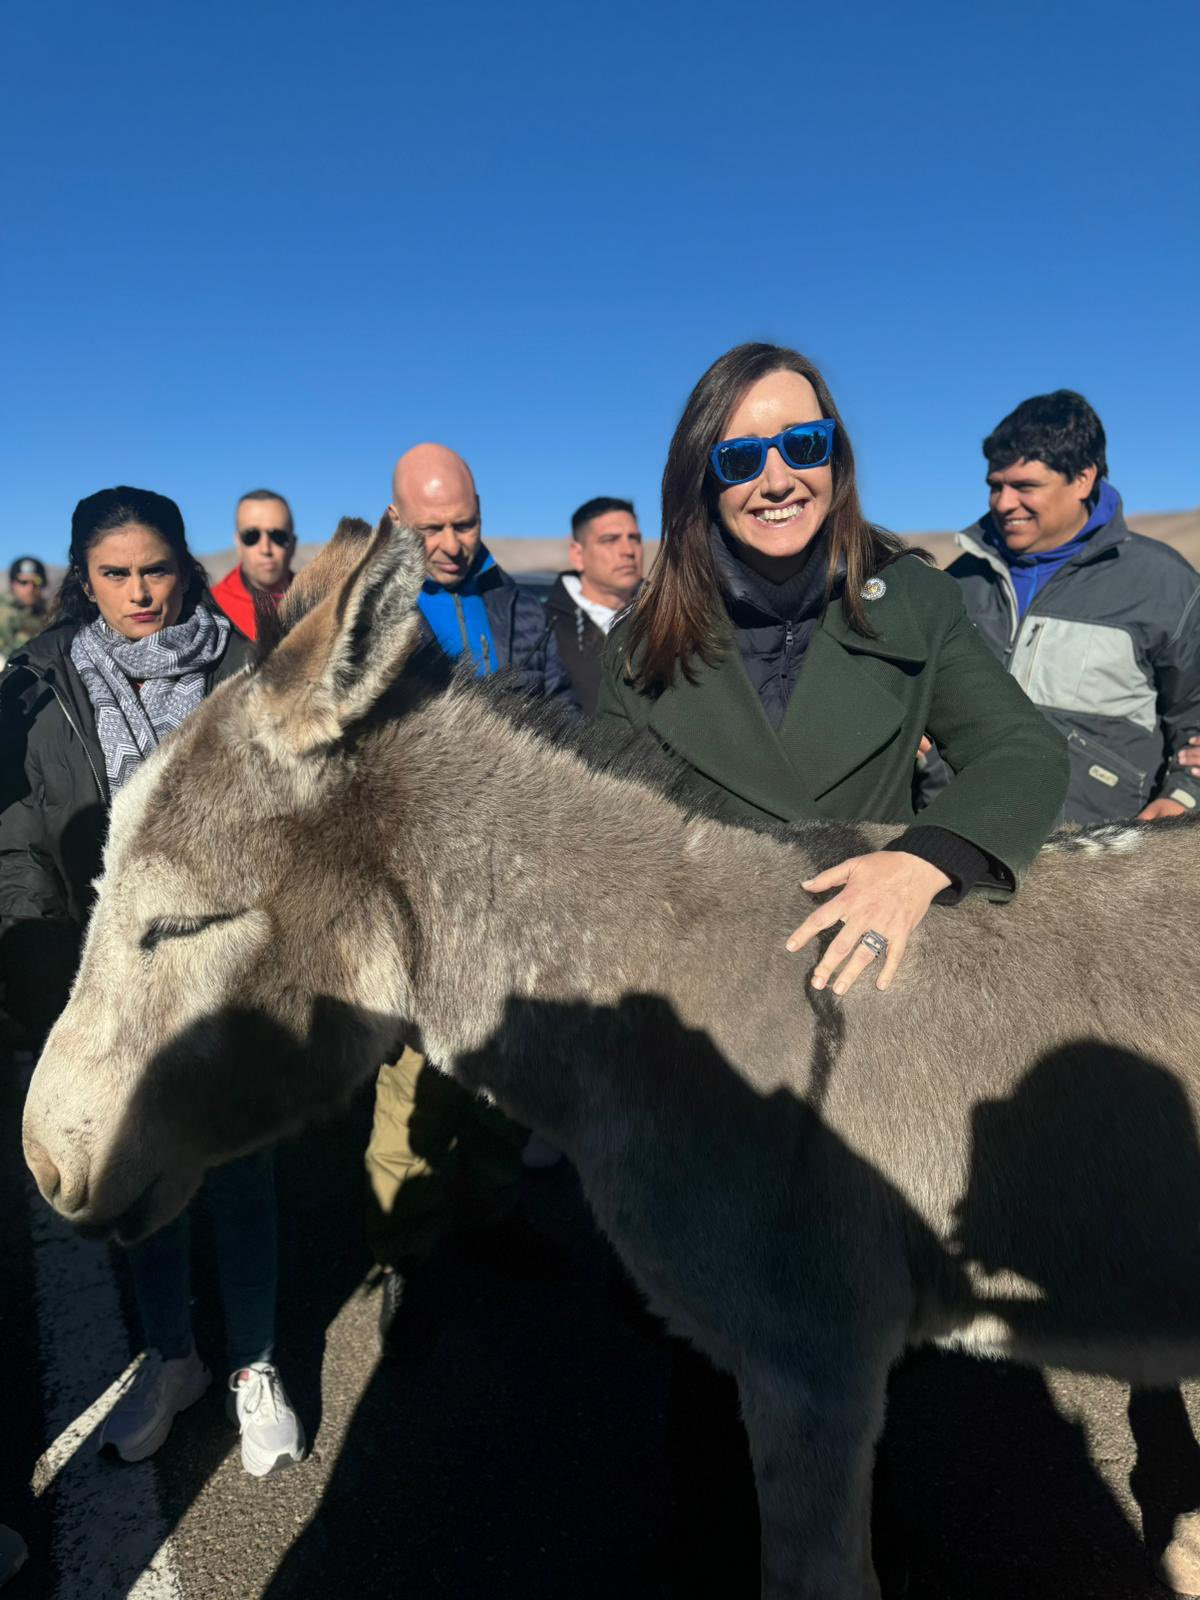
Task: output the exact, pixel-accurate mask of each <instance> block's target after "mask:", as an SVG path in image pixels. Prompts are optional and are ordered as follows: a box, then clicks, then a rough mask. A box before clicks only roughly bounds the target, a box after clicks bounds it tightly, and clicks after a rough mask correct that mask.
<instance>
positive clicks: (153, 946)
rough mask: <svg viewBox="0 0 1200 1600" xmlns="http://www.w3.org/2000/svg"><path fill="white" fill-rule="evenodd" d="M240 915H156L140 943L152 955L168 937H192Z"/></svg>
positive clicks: (225, 913)
mask: <svg viewBox="0 0 1200 1600" xmlns="http://www.w3.org/2000/svg"><path fill="white" fill-rule="evenodd" d="M240 916H241V912H240V911H218V912H217V913H216V914H215V915H213V916H210V917H155V919H154V921H153V922H152V923H150V925H149V927H147V929H146V931H145V933H143V935H142V937H141V939H140V941H139V943H140V945H141V948H142V949H143V950H144V951H145V952H146V954H147V955H152V954H153V953H154V951H155V950H157V948H158V946H159V945H160V944H162V943H163V942H164V941H165V940H167V939H190V938H191V937H192V935H193V934H197V933H203V932H204V930H205V928H211V927H213V926H214V925H215V924H216V923H218V922H231V921H232V920H233V918H234V917H240Z"/></svg>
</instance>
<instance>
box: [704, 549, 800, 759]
mask: <svg viewBox="0 0 1200 1600" xmlns="http://www.w3.org/2000/svg"><path fill="white" fill-rule="evenodd" d="M711 538H712V552H713V561H714V562H715V564H716V568H717V582H718V583H719V584H720V586H721V594H722V596H723V598H724V600H725V609H726V611H727V612H728V613H729V620H730V622H731V623H732V624H733V634H734V638H735V640H736V641H737V647H738V654H739V655H740V656H741V658H742V665H743V666H744V667H745V669H746V675H747V677H748V678H749V679H750V682H751V683H752V684H753V685H754V690H755V693H756V694H757V695H758V698H759V699H760V700H761V702H762V708H763V710H764V711H765V712H766V714H767V721H768V722H769V723H770V724H771V726H772V727H773V728H774V729H775V731H776V732H778V731H779V724H780V723H781V722H782V721H783V714H784V712H785V711H786V710H787V708H788V701H789V700H790V699H791V698H792V690H793V689H794V688H795V686H796V678H797V675H798V674H799V671H800V668H801V666H802V664H803V662H804V655H805V652H806V650H807V649H808V642H809V640H810V639H811V638H812V635H813V629H814V628H815V627H816V625H817V623H818V622H820V620H821V613H822V611H824V609H825V578H826V573H825V567H826V556H825V540H824V539H823V538H820V537H818V538H816V539H814V540H813V542H812V544H811V545H810V546H809V547H808V550H807V552H806V555H807V559H806V560H805V562H804V565H803V566H802V567H801V568H800V570H799V571H798V572H794V573H793V574H792V575H791V577H788V578H784V579H783V580H782V581H781V582H779V583H775V582H774V581H773V580H772V579H770V578H766V577H764V576H763V575H762V573H760V572H756V571H755V569H754V568H753V567H750V566H747V564H746V562H745V561H743V560H742V559H741V556H740V554H739V553H738V545H737V541H736V540H734V539H731V538H730V536H729V535H728V534H727V533H725V532H724V531H723V530H721V529H718V528H713V530H712V534H711Z"/></svg>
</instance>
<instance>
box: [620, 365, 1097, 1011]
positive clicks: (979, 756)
mask: <svg viewBox="0 0 1200 1600" xmlns="http://www.w3.org/2000/svg"><path fill="white" fill-rule="evenodd" d="M662 537H663V543H662V549H661V552H660V555H659V560H658V564H657V566H656V567H655V570H654V572H653V574H652V575H651V577H650V580H649V582H648V583H647V584H646V586H645V588H644V590H643V591H642V594H641V596H640V598H639V600H638V603H637V606H636V609H635V611H634V613H633V615H632V618H631V619H630V620H629V621H628V622H626V623H624V624H621V625H619V626H618V628H617V629H616V630H614V634H613V640H614V647H613V649H612V650H611V651H610V658H609V664H608V670H607V675H606V680H605V683H604V686H603V688H602V691H601V697H600V706H599V713H600V715H601V716H605V717H608V718H610V719H616V720H621V721H626V722H629V723H631V724H632V725H633V726H634V727H639V728H644V729H645V730H646V731H647V733H648V734H650V735H651V736H652V737H653V738H654V739H655V740H656V741H657V743H658V744H659V745H660V746H661V747H662V749H663V750H665V751H667V752H670V753H672V754H674V756H675V757H676V758H677V759H678V760H679V761H680V762H681V763H683V764H685V765H686V766H687V767H688V768H690V769H691V777H692V779H693V780H694V786H695V788H696V789H697V791H702V792H703V793H704V795H705V797H706V799H707V802H708V803H709V804H710V805H713V806H715V807H716V809H717V810H718V811H719V812H720V813H721V814H723V815H725V816H732V817H741V818H743V819H761V820H774V821H776V822H796V821H799V820H801V819H803V818H808V817H820V816H825V817H837V818H842V819H845V820H848V821H876V822H899V823H905V824H912V823H914V821H915V817H914V812H913V804H912V778H913V769H914V764H915V761H916V756H917V750H918V746H919V744H920V742H921V740H922V738H923V737H924V736H925V735H926V734H929V735H931V736H932V737H933V738H935V739H936V741H937V742H938V744H939V746H940V747H942V748H943V750H944V751H945V752H946V755H947V760H948V762H949V764H950V765H951V767H952V768H953V769H954V770H955V772H956V774H957V779H956V782H955V783H954V784H952V785H951V786H950V787H949V788H948V789H946V790H945V791H943V793H942V794H941V795H940V796H939V797H938V799H937V800H936V801H935V802H934V803H933V804H932V805H930V806H929V807H928V808H927V809H926V811H925V812H924V813H923V815H922V818H921V826H919V827H917V826H909V827H908V828H907V830H906V832H905V833H903V834H902V835H900V837H899V838H898V839H896V840H895V841H894V843H893V844H892V845H890V846H889V847H888V849H886V850H880V851H873V852H868V853H864V854H862V855H860V856H857V857H855V858H853V859H852V860H849V861H843V862H841V863H838V864H831V865H830V868H829V870H828V871H825V872H823V873H821V874H820V875H819V876H818V877H816V878H813V879H810V880H809V881H808V882H807V883H805V884H798V885H797V910H798V913H800V912H803V911H804V910H806V909H807V910H808V912H809V914H808V915H807V917H805V918H804V919H803V920H802V921H801V923H800V926H799V927H798V928H797V929H796V931H795V933H793V935H792V936H791V938H790V939H789V940H788V949H789V950H792V951H797V950H800V949H802V948H803V947H804V946H805V945H806V944H808V942H809V941H810V940H812V939H814V938H815V937H817V935H819V934H821V933H823V932H825V931H826V930H828V929H833V928H835V927H837V926H838V925H839V924H840V925H841V926H840V932H838V933H837V934H836V935H835V936H834V937H833V938H832V939H831V940H830V942H829V944H828V947H827V949H826V950H825V953H824V954H823V956H822V958H821V960H820V961H819V962H818V963H817V965H816V969H815V971H814V973H813V984H814V986H815V987H816V988H818V989H821V988H824V987H825V986H826V985H830V984H831V985H832V987H833V990H834V992H835V993H836V994H839V995H840V994H844V993H845V992H846V991H847V990H848V989H849V988H850V987H851V986H852V985H853V984H854V983H855V982H856V981H857V979H858V978H859V977H861V976H862V974H863V973H865V972H866V971H868V970H870V969H873V970H874V974H875V981H876V983H877V986H878V987H879V988H881V989H886V988H887V987H889V985H890V984H891V982H892V980H893V978H894V976H895V972H896V969H897V967H898V966H899V963H900V961H901V960H902V958H903V956H904V950H905V946H906V945H907V942H908V939H909V937H910V936H911V934H912V933H913V931H914V929H915V928H916V927H917V925H918V924H919V923H920V922H921V920H922V918H923V917H924V916H925V914H926V912H927V911H928V910H929V907H930V905H931V904H932V903H933V902H934V900H935V899H936V900H938V901H940V902H942V903H947V904H949V903H954V902H955V901H957V900H959V899H961V897H962V896H963V895H964V894H965V893H967V891H968V890H970V889H973V888H975V887H976V886H977V885H979V886H982V887H985V888H987V889H989V890H990V891H991V892H992V893H993V894H995V895H997V896H1003V895H1006V894H1008V893H1011V892H1012V890H1013V889H1015V887H1016V885H1017V883H1018V881H1019V879H1020V877H1021V875H1022V874H1023V872H1024V870H1025V868H1026V867H1027V866H1028V864H1029V862H1030V860H1031V859H1032V857H1033V855H1034V853H1035V852H1036V850H1037V848H1038V846H1039V845H1040V844H1041V842H1042V840H1043V839H1044V838H1045V836H1046V834H1047V833H1048V832H1049V830H1050V828H1051V827H1052V826H1053V824H1054V821H1055V819H1056V817H1057V815H1058V812H1059V808H1060V806H1061V804H1062V799H1063V794H1064V790H1065V779H1066V770H1067V766H1066V754H1065V750H1064V748H1063V744H1062V740H1061V739H1060V738H1059V737H1058V735H1056V734H1055V733H1054V732H1053V730H1052V729H1050V728H1048V727H1047V726H1046V724H1045V722H1044V720H1043V719H1042V718H1041V717H1040V716H1039V715H1038V714H1037V712H1036V711H1035V710H1034V709H1033V707H1032V706H1031V705H1030V704H1029V702H1028V700H1026V698H1025V697H1024V695H1023V694H1021V692H1020V691H1019V690H1018V689H1017V688H1016V686H1015V684H1014V683H1013V682H1012V680H1011V679H1010V678H1009V677H1008V675H1007V674H1006V673H1005V672H1004V671H1003V669H1001V668H1000V667H999V666H998V664H997V663H996V662H995V661H994V660H993V659H992V657H991V656H990V654H989V653H988V651H987V650H986V649H985V648H984V646H983V645H982V643H981V642H980V641H979V640H978V639H977V638H976V637H975V634H974V630H973V629H972V628H971V626H970V624H969V623H968V621H967V619H966V616H965V614H964V612H963V608H962V604H961V601H960V600H959V598H958V593H957V589H956V587H955V585H954V583H953V582H952V581H951V580H948V579H947V578H945V577H944V575H942V574H941V573H938V572H935V571H933V570H932V569H931V568H930V567H929V566H928V565H927V564H926V563H925V562H924V561H923V560H921V559H920V557H919V555H918V554H914V553H912V552H909V551H908V550H907V547H905V546H904V545H903V544H902V542H901V541H900V540H898V539H896V538H894V537H893V536H892V535H890V534H888V533H885V532H884V531H883V530H882V529H879V528H875V527H872V526H871V525H870V524H869V523H868V522H867V521H866V519H865V518H864V516H863V514H862V509H861V506H860V504H859V498H858V488H857V484H856V481H855V471H854V453H853V450H852V447H851V444H850V438H849V435H848V433H847V431H846V428H845V425H844V423H843V422H842V420H841V418H840V416H839V415H838V410H837V406H836V404H835V402H834V398H833V396H832V394H831V393H830V391H829V388H828V385H827V384H826V383H825V380H824V378H823V377H822V375H821V373H820V372H819V370H818V369H817V367H816V366H815V365H814V364H813V363H812V362H811V361H809V360H808V359H807V358H806V357H805V356H802V355H801V354H800V353H799V352H798V351H795V350H789V349H786V348H784V347H782V346H779V345H767V344H746V345H739V346H737V347H736V348H735V349H733V350H730V351H728V352H727V353H726V354H725V355H723V356H721V357H720V359H719V360H717V361H716V362H714V363H713V365H712V366H711V367H710V368H709V370H708V371H707V372H706V373H705V374H704V376H703V377H702V378H701V379H700V381H699V383H698V384H697V385H696V387H695V389H694V390H693V391H692V394H691V396H690V397H689V399H688V402H687V404H686V406H685V407H684V410H683V415H682V417H681V418H680V421H679V425H678V427H677V428H676V430H675V434H674V437H673V438H672V441H671V446H670V450H669V452H668V455H667V464H666V468H665V471H664V473H663V534H662ZM834 889H836V890H840V893H838V894H836V895H835V896H834V897H833V898H832V899H828V900H826V901H825V902H824V904H822V905H820V906H819V907H817V908H816V909H811V903H810V904H809V905H808V906H806V904H805V902H806V900H807V899H808V896H809V895H812V894H820V893H823V892H826V891H829V890H834Z"/></svg>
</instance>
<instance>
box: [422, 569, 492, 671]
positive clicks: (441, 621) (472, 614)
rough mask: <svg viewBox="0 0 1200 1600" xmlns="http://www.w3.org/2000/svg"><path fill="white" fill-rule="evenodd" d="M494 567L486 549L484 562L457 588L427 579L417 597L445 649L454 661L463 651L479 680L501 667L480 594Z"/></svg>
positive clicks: (424, 614)
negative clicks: (470, 660)
mask: <svg viewBox="0 0 1200 1600" xmlns="http://www.w3.org/2000/svg"><path fill="white" fill-rule="evenodd" d="M495 565H496V563H495V561H494V560H493V558H492V556H491V554H490V552H488V551H486V550H485V551H484V552H483V560H482V561H481V562H480V563H479V565H478V566H475V567H472V569H471V571H470V572H469V573H468V575H467V576H466V577H465V578H464V579H463V581H462V582H461V583H460V584H459V586H458V588H457V589H444V588H443V587H442V585H441V584H440V583H434V582H433V580H432V579H431V578H426V580H425V582H424V583H423V584H422V585H421V593H420V595H419V596H418V597H417V605H418V606H419V607H420V610H421V615H422V616H423V617H424V618H425V621H426V622H427V623H428V624H429V626H430V627H431V628H432V629H433V633H434V637H435V638H436V639H437V642H438V643H439V644H440V645H441V647H442V649H443V650H444V651H445V652H446V654H447V655H448V656H450V657H451V659H453V660H457V658H458V657H459V656H461V655H462V654H463V652H464V651H466V652H468V653H469V654H470V657H471V659H472V661H474V663H475V676H476V677H477V678H486V677H487V676H488V675H489V673H492V672H495V670H496V668H497V666H498V665H499V662H498V661H497V659H496V641H495V640H494V639H493V638H492V625H491V623H490V622H489V621H488V614H487V607H486V606H485V605H484V603H483V597H482V596H481V595H480V593H479V580H480V578H482V577H483V575H484V573H485V572H487V571H489V570H490V569H491V568H492V567H494V566H495Z"/></svg>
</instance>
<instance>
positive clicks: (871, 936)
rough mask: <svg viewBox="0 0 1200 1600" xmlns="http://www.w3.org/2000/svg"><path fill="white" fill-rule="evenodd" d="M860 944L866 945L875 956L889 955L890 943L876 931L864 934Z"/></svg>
mask: <svg viewBox="0 0 1200 1600" xmlns="http://www.w3.org/2000/svg"><path fill="white" fill-rule="evenodd" d="M858 942H859V944H865V945H866V947H867V949H868V950H869V951H870V952H871V954H872V955H873V956H886V955H887V952H888V942H887V940H886V939H885V938H884V937H883V935H882V934H881V933H876V932H875V931H874V929H872V930H871V931H870V932H869V933H864V934H863V936H862V938H861V939H860V940H859V941H858Z"/></svg>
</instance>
